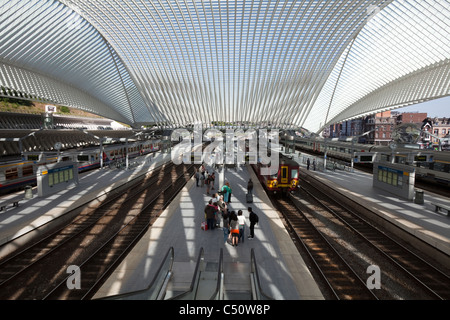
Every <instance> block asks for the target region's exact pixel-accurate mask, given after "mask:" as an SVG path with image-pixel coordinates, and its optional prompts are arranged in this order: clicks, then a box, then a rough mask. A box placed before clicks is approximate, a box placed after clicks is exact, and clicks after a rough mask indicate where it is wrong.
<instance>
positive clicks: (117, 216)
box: [0, 164, 194, 299]
mask: <svg viewBox="0 0 450 320" xmlns="http://www.w3.org/2000/svg"><path fill="white" fill-rule="evenodd" d="M193 173H194V165H190V166H185V165H179V166H174V165H173V164H170V165H166V166H164V167H162V168H160V170H158V171H157V172H154V174H152V175H151V176H150V177H148V178H146V179H144V180H143V181H142V182H139V183H137V184H135V185H134V186H132V187H130V188H129V189H128V192H126V193H123V194H119V195H116V196H115V197H112V198H110V199H108V200H107V201H105V202H104V203H102V204H100V206H98V207H92V208H89V209H87V210H85V211H83V212H82V214H80V215H79V217H78V218H76V219H75V220H74V221H73V222H72V223H70V224H69V225H67V226H65V227H62V228H61V229H59V230H57V231H56V232H53V233H51V234H49V235H47V236H45V237H43V238H42V239H41V240H40V241H38V242H36V243H34V244H32V245H31V246H29V247H27V248H26V249H24V250H21V251H20V252H18V253H15V254H14V255H13V256H10V257H6V258H5V259H3V261H1V262H0V299H86V298H90V297H91V296H92V295H93V294H94V293H95V291H96V289H97V288H98V286H99V285H100V284H101V283H102V281H103V280H104V279H105V277H106V275H108V274H109V272H110V271H112V270H113V268H114V267H115V266H116V265H117V264H118V263H119V262H120V261H121V258H122V257H123V256H124V255H125V254H126V253H127V252H128V250H129V249H131V247H132V246H133V245H134V243H135V242H136V241H137V240H138V239H139V238H140V236H141V235H142V234H143V233H144V232H145V231H146V230H147V228H148V227H149V226H150V225H151V224H152V223H153V221H154V219H156V218H157V216H159V214H160V212H161V211H162V210H163V209H164V207H165V206H166V205H167V204H168V203H169V202H170V201H171V199H172V198H173V197H174V196H175V195H176V194H177V193H178V191H179V190H180V189H181V188H182V187H183V186H184V184H185V183H186V182H187V181H188V180H189V179H190V178H191V177H192V175H193ZM69 266H78V267H80V270H81V275H82V277H81V289H77V290H69V288H68V285H67V281H68V280H69V278H70V277H71V274H69V273H68V267H69Z"/></svg>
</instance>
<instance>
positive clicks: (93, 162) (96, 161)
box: [0, 140, 161, 194]
mask: <svg viewBox="0 0 450 320" xmlns="http://www.w3.org/2000/svg"><path fill="white" fill-rule="evenodd" d="M160 147H161V140H147V141H136V142H132V143H128V145H125V144H112V145H105V146H104V147H103V155H102V157H103V165H105V166H108V165H110V164H117V163H123V162H124V160H125V158H126V156H127V154H128V159H133V158H136V157H138V156H142V155H145V154H148V153H151V152H156V151H158V150H159V149H160ZM58 157H59V160H60V161H73V162H76V163H78V172H79V173H80V172H85V171H88V170H92V169H96V168H99V167H100V164H101V158H100V148H99V147H95V148H85V149H82V150H68V151H64V152H61V153H60V154H59V155H58V153H57V152H26V153H24V155H23V157H22V159H20V160H13V161H7V162H3V163H0V194H6V193H9V192H13V191H16V190H20V189H21V188H23V187H25V186H27V185H30V186H32V185H35V184H36V172H37V169H38V167H39V166H41V165H45V164H49V163H54V162H57V161H58Z"/></svg>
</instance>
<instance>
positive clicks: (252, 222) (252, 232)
mask: <svg viewBox="0 0 450 320" xmlns="http://www.w3.org/2000/svg"><path fill="white" fill-rule="evenodd" d="M248 213H249V219H250V235H249V236H248V239H250V240H251V239H253V238H254V237H255V224H257V223H258V222H259V218H258V215H257V214H256V213H254V212H253V209H252V207H248Z"/></svg>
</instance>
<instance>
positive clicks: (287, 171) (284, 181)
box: [252, 154, 300, 193]
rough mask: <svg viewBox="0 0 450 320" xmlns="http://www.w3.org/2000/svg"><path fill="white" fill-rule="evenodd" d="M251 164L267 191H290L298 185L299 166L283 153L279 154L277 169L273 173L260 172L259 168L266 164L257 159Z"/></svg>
mask: <svg viewBox="0 0 450 320" xmlns="http://www.w3.org/2000/svg"><path fill="white" fill-rule="evenodd" d="M252 166H253V168H254V170H255V173H256V175H257V177H258V179H259V181H260V182H261V184H262V185H263V186H264V188H265V189H266V190H267V191H268V192H269V193H277V192H280V193H286V192H291V191H294V190H295V189H296V188H297V187H298V186H299V174H300V166H299V164H298V163H297V162H296V161H294V160H292V159H290V158H289V157H287V156H285V155H283V154H280V160H279V164H278V171H277V172H276V173H275V174H273V175H263V174H261V169H262V168H265V167H267V166H268V165H264V164H262V163H261V162H259V161H258V163H257V164H253V165H252Z"/></svg>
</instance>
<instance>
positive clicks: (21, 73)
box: [0, 0, 450, 132]
mask: <svg viewBox="0 0 450 320" xmlns="http://www.w3.org/2000/svg"><path fill="white" fill-rule="evenodd" d="M0 18H1V19H0V36H1V38H0V84H1V86H2V87H4V88H5V89H4V90H3V94H4V95H7V94H6V93H5V92H6V91H7V92H11V90H16V91H18V92H20V93H22V94H25V95H29V96H30V98H35V97H38V98H41V99H48V100H51V101H56V102H59V103H63V104H67V105H71V106H76V107H79V108H84V109H88V110H89V111H94V112H95V113H98V114H101V115H104V116H108V117H110V118H113V119H115V120H118V121H122V122H126V123H130V124H132V125H135V126H137V125H139V124H146V123H159V124H164V125H169V124H170V125H174V126H184V125H188V124H191V123H195V122H203V123H206V124H207V123H211V122H213V121H224V122H249V123H257V124H258V125H260V126H265V125H268V124H270V125H275V126H280V127H295V126H303V127H304V128H306V129H309V130H311V131H317V132H318V131H320V130H321V129H322V128H324V127H325V126H326V125H327V124H329V123H332V122H336V121H343V120H346V119H349V118H352V117H356V116H361V115H365V114H370V113H375V112H377V111H379V110H386V109H392V108H397V107H400V106H404V105H406V104H411V103H416V102H420V101H424V100H429V99H434V98H438V97H442V96H447V95H450V91H449V90H450V89H449V87H450V82H449V81H450V80H449V59H450V47H449V45H450V42H449V41H448V39H449V38H450V37H449V36H450V27H449V21H450V1H449V0H393V1H392V0H366V1H362V0H323V1H316V0H297V1H296V0H209V1H206V0H205V1H195V0H152V1H150V0H129V1H118V0H102V1H98V0H60V1H56V0H29V1H25V0H9V1H6V0H0ZM46 50H51V52H50V54H46ZM43 88H45V90H44V89H43ZM39 90H40V91H39Z"/></svg>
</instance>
